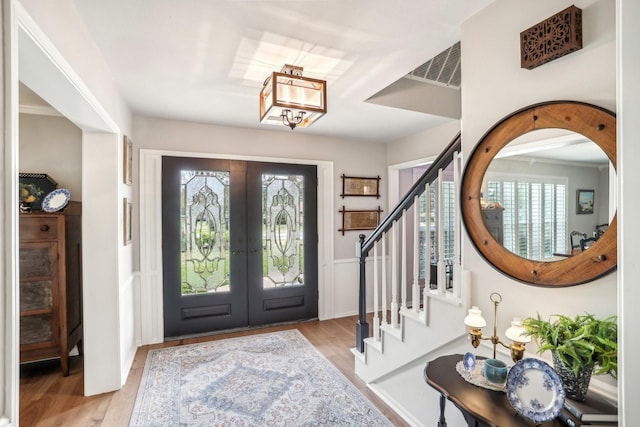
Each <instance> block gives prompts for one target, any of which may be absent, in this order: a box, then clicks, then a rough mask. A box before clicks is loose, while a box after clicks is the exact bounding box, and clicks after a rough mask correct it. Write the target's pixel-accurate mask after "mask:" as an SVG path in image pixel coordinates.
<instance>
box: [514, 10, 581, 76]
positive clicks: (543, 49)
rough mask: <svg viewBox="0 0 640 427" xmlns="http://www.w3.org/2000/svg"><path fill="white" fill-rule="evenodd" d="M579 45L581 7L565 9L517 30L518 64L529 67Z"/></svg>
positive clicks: (556, 57) (564, 53)
mask: <svg viewBox="0 0 640 427" xmlns="http://www.w3.org/2000/svg"><path fill="white" fill-rule="evenodd" d="M580 49H582V10H581V9H579V8H577V7H575V6H569V7H568V8H566V9H565V10H563V11H561V12H558V13H556V14H555V15H553V16H551V17H549V18H547V19H545V20H544V21H542V22H539V23H537V24H536V25H534V26H533V27H531V28H527V29H526V30H524V31H523V32H521V33H520V66H521V68H526V69H528V70H532V69H534V68H536V67H539V66H540V65H542V64H546V63H547V62H550V61H553V60H554V59H558V58H560V57H562V56H564V55H567V54H569V53H571V52H575V51H576V50H580Z"/></svg>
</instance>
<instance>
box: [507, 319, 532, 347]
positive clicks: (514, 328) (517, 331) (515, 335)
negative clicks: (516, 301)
mask: <svg viewBox="0 0 640 427" xmlns="http://www.w3.org/2000/svg"><path fill="white" fill-rule="evenodd" d="M504 334H505V336H506V337H507V338H509V339H510V340H511V341H513V342H521V343H528V342H531V337H530V336H528V335H527V333H526V330H525V329H524V325H523V324H522V320H520V319H519V318H517V317H514V318H513V320H512V321H511V327H510V328H509V329H507V330H506V331H505V333H504Z"/></svg>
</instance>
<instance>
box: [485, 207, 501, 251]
mask: <svg viewBox="0 0 640 427" xmlns="http://www.w3.org/2000/svg"><path fill="white" fill-rule="evenodd" d="M503 212H504V209H501V208H491V209H482V217H483V218H484V225H485V226H486V227H487V230H489V233H491V235H492V236H493V237H494V238H495V239H496V240H497V241H498V243H500V244H503V243H504V235H503V233H504V222H503Z"/></svg>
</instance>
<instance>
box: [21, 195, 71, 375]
mask: <svg viewBox="0 0 640 427" xmlns="http://www.w3.org/2000/svg"><path fill="white" fill-rule="evenodd" d="M81 236H82V233H81V204H80V203H78V202H70V203H69V205H68V206H67V207H66V209H65V211H64V212H63V213H35V212H34V213H27V214H21V215H20V362H32V361H36V360H43V359H51V358H58V357H59V358H60V363H61V365H62V374H63V375H64V376H67V375H69V352H70V351H71V349H73V347H75V346H76V345H77V346H78V350H79V351H81V350H82V349H81V341H82V260H81V254H82V251H81Z"/></svg>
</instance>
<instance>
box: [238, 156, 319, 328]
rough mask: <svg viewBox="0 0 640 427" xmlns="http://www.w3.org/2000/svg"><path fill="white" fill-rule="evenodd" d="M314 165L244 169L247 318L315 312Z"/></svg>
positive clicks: (257, 320)
mask: <svg viewBox="0 0 640 427" xmlns="http://www.w3.org/2000/svg"><path fill="white" fill-rule="evenodd" d="M316 174H317V172H316V167H315V166H308V165H284V164H278V163H252V164H251V167H249V168H248V170H247V181H248V182H250V183H252V184H251V186H250V187H249V189H248V193H247V195H248V198H247V204H248V226H249V234H250V237H249V254H248V263H249V270H248V271H249V272H248V275H249V276H248V280H249V319H250V323H251V324H253V325H258V324H265V323H276V322H285V321H291V320H297V319H311V318H315V317H317V316H318V231H317V194H316V192H317V179H316Z"/></svg>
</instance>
